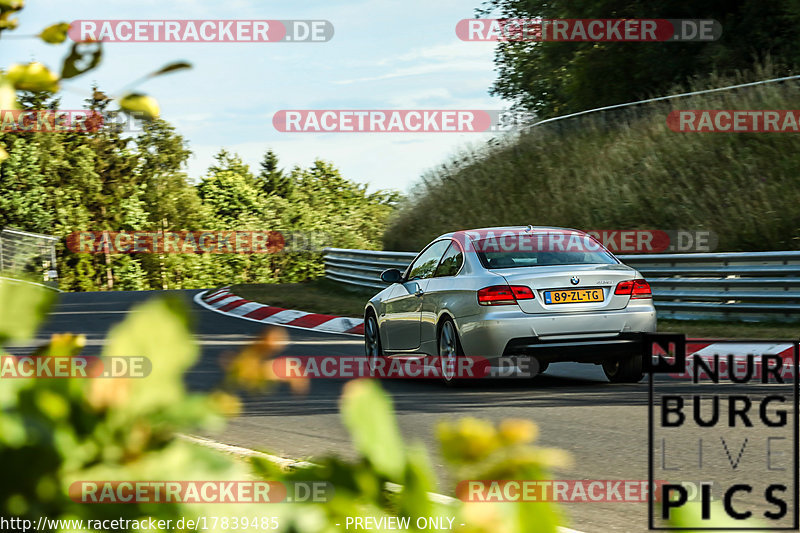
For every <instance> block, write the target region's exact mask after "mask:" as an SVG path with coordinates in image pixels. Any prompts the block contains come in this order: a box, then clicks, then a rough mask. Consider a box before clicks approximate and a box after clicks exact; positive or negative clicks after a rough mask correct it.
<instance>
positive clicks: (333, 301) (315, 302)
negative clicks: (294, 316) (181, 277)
mask: <svg viewBox="0 0 800 533" xmlns="http://www.w3.org/2000/svg"><path fill="white" fill-rule="evenodd" d="M230 290H231V292H233V293H234V294H236V295H238V296H241V297H242V298H246V299H248V300H252V301H254V302H260V303H263V304H268V305H274V306H277V307H284V308H286V309H298V310H300V311H308V312H309V313H322V314H325V315H337V316H350V317H363V316H364V306H365V305H366V304H367V301H368V300H369V299H370V298H371V297H372V296H374V295H375V294H376V293H377V292H378V290H377V289H375V290H358V289H351V288H348V287H346V286H344V285H342V284H341V283H336V282H335V281H330V280H327V279H316V280H310V281H304V282H302V283H267V284H255V283H253V284H242V285H233V286H232V287H231V289H230Z"/></svg>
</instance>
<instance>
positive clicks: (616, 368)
mask: <svg viewBox="0 0 800 533" xmlns="http://www.w3.org/2000/svg"><path fill="white" fill-rule="evenodd" d="M603 372H605V374H606V377H607V378H608V380H609V381H610V382H611V383H638V382H639V381H641V380H642V377H644V373H643V372H642V356H641V355H634V356H632V357H628V358H626V359H620V360H617V361H606V362H605V363H603Z"/></svg>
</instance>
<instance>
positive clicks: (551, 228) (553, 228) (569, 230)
mask: <svg viewBox="0 0 800 533" xmlns="http://www.w3.org/2000/svg"><path fill="white" fill-rule="evenodd" d="M528 231H530V232H554V233H565V234H576V235H585V233H584V232H583V231H581V230H578V229H574V228H559V227H556V226H494V227H488V228H475V229H463V230H458V231H451V232H450V233H444V234H442V235H439V236H438V237H436V239H434V240H439V239H444V238H447V237H453V236H454V235H455V234H457V233H459V234H465V235H467V236H468V237H470V239H471V236H470V235H469V234H470V233H480V234H481V235H483V236H485V235H486V234H488V233H489V232H492V233H495V234H497V233H504V232H505V233H508V232H511V233H525V232H528Z"/></svg>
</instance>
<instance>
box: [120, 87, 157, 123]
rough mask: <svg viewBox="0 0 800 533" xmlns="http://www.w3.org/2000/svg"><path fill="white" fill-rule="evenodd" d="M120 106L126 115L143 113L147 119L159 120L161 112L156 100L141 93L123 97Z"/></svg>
mask: <svg viewBox="0 0 800 533" xmlns="http://www.w3.org/2000/svg"><path fill="white" fill-rule="evenodd" d="M119 106H120V108H122V110H123V111H125V112H126V113H141V114H142V115H144V117H145V118H147V119H154V118H157V117H158V115H159V113H160V112H161V111H160V109H159V107H158V102H157V101H156V99H155V98H153V97H152V96H147V95H144V94H139V93H131V94H127V95H125V96H123V97H122V98H120V100H119Z"/></svg>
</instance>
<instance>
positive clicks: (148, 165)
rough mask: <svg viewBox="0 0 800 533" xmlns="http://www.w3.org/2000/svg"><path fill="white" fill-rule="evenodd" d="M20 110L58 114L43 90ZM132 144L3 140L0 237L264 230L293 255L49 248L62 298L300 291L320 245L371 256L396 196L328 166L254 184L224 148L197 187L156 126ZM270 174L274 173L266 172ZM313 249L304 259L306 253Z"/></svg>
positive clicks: (86, 136)
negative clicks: (288, 287) (216, 288)
mask: <svg viewBox="0 0 800 533" xmlns="http://www.w3.org/2000/svg"><path fill="white" fill-rule="evenodd" d="M20 103H21V105H22V106H23V108H25V109H29V108H31V109H49V108H57V107H58V100H57V99H55V98H53V97H51V96H49V95H47V94H46V93H42V92H36V93H33V92H28V93H25V94H23V96H22V98H21V99H20ZM110 103H111V101H110V100H109V99H108V98H107V97H106V96H105V95H104V94H103V93H102V92H101V91H99V90H97V89H96V88H95V90H94V92H93V97H92V98H90V99H88V100H87V102H86V104H87V107H88V108H89V109H91V110H94V111H98V112H104V113H108V114H109V116H110V117H111V119H112V120H113V117H114V112H111V111H108V107H109V105H110ZM141 124H142V130H141V132H139V133H138V134H137V135H135V136H134V137H131V136H130V133H128V132H124V131H121V130H119V129H118V128H114V127H107V128H102V129H101V130H99V131H96V132H88V133H82V134H74V133H60V132H48V133H19V134H13V133H7V134H4V135H0V147H2V146H5V147H6V149H7V150H8V152H9V157H8V158H7V159H6V160H5V161H3V162H2V163H0V227H3V226H12V227H16V228H20V229H23V230H28V231H34V232H38V233H47V234H52V235H56V236H58V237H61V238H62V239H65V238H66V237H67V235H69V234H70V233H71V232H74V231H91V230H95V231H97V230H108V231H144V232H162V231H163V232H177V231H199V230H220V231H232V230H257V231H264V230H271V231H281V232H283V233H284V235H285V236H286V240H287V244H288V245H291V246H292V247H293V249H292V251H289V252H285V253H278V254H248V255H235V256H234V255H231V254H214V255H193V254H161V255H153V254H132V255H114V254H112V255H108V256H106V255H102V254H99V255H85V254H74V253H72V252H70V251H69V250H67V249H66V246H65V241H64V240H62V241H61V243H60V244H59V245H58V249H57V252H58V264H59V269H60V271H59V278H60V282H61V288H62V289H65V290H98V289H100V290H102V289H123V290H146V289H162V288H164V289H166V288H170V289H172V288H200V287H209V286H213V285H220V284H223V283H225V284H228V283H253V282H260V283H264V282H297V281H303V280H306V279H309V278H314V277H317V276H319V275H321V274H322V273H323V266H322V257H321V253H320V251H319V249H320V247H321V246H324V245H331V246H343V247H348V246H349V247H360V248H376V247H377V246H379V242H380V237H381V235H382V233H383V230H384V227H385V223H386V220H387V219H388V216H389V213H390V212H391V211H392V209H393V206H394V204H395V203H396V198H397V195H396V194H393V193H384V192H381V191H379V192H376V193H369V192H367V191H366V188H365V187H364V186H362V185H358V184H355V183H353V182H351V181H349V180H346V179H344V178H343V177H342V176H341V175H340V174H339V172H338V170H337V169H336V168H335V167H333V165H331V164H330V163H325V162H321V161H318V162H315V164H314V166H313V167H311V168H310V169H307V170H306V169H300V168H296V169H294V170H293V171H292V172H291V173H284V172H283V171H281V170H279V167H278V159H277V156H276V155H275V154H274V153H273V152H271V151H268V152H267V154H266V155H265V161H266V162H268V163H267V165H268V168H262V173H261V174H260V175H259V176H258V177H256V176H253V174H252V173H251V172H250V169H249V168H248V166H247V165H245V164H244V163H243V162H242V160H241V158H240V157H239V156H238V155H236V154H232V153H228V152H226V151H224V150H222V151H220V153H219V154H217V155H216V157H215V163H214V164H213V165H212V166H211V167H210V168H209V170H208V172H207V174H206V175H205V176H204V177H203V179H202V180H201V181H200V182H199V183H197V184H193V183H191V182H190V180H189V177H188V176H187V174H186V170H185V169H186V162H187V160H188V158H189V156H190V155H191V151H190V150H189V149H188V147H187V144H186V141H185V139H184V138H183V137H182V136H181V135H179V134H178V133H177V132H176V131H175V128H174V127H173V126H172V125H170V124H169V123H167V122H166V121H163V120H160V119H154V120H150V121H147V122H144V123H141ZM270 169H271V170H270ZM309 248H312V249H309Z"/></svg>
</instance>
